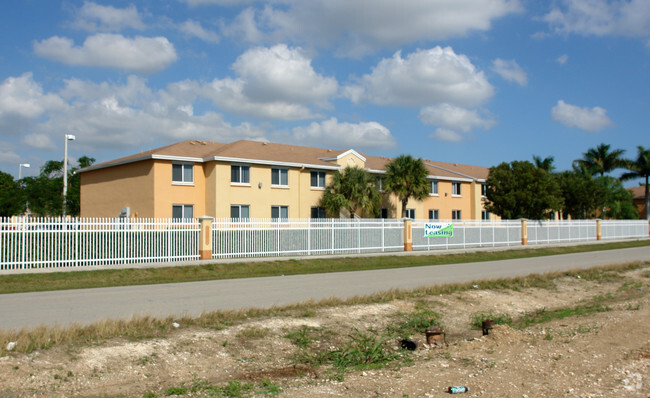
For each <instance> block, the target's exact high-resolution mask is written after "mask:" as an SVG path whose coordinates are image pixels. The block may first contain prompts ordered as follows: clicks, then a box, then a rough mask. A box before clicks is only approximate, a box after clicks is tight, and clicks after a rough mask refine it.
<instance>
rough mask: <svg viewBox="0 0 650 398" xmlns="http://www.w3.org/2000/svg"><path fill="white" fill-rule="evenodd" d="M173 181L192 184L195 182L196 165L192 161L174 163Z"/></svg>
mask: <svg viewBox="0 0 650 398" xmlns="http://www.w3.org/2000/svg"><path fill="white" fill-rule="evenodd" d="M172 182H173V183H179V184H191V183H193V182H194V165H193V164H191V163H172Z"/></svg>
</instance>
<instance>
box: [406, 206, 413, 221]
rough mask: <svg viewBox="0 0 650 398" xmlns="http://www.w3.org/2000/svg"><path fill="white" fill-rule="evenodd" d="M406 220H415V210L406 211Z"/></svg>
mask: <svg viewBox="0 0 650 398" xmlns="http://www.w3.org/2000/svg"><path fill="white" fill-rule="evenodd" d="M406 218H410V219H413V220H415V209H406Z"/></svg>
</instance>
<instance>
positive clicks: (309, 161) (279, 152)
mask: <svg viewBox="0 0 650 398" xmlns="http://www.w3.org/2000/svg"><path fill="white" fill-rule="evenodd" d="M348 154H354V155H355V156H357V157H359V158H360V159H362V160H364V161H365V165H366V169H368V170H369V171H370V172H372V173H383V172H384V169H385V167H386V164H387V163H388V162H390V161H392V160H393V159H391V158H388V157H381V156H369V155H366V154H363V153H361V152H357V151H355V150H353V149H349V150H345V151H342V150H332V149H324V148H312V147H304V146H297V145H285V144H275V143H270V142H262V141H250V140H240V141H235V142H232V143H227V144H223V143H217V142H210V141H199V140H187V141H182V142H179V143H176V144H172V145H168V146H164V147H161V148H157V149H152V150H149V151H146V152H141V153H139V154H135V155H131V156H126V157H123V158H119V159H115V160H111V161H108V162H104V163H98V164H95V165H92V166H90V167H86V168H83V169H81V170H78V171H77V172H78V173H84V172H88V171H92V170H97V169H102V168H106V167H113V166H118V165H122V164H128V163H134V162H139V161H143V160H148V159H165V160H175V161H186V162H196V163H204V162H209V161H224V162H240V163H251V164H265V165H280V166H286V167H307V168H316V169H325V170H327V169H329V170H338V169H340V168H341V167H340V166H339V165H338V164H336V160H338V159H340V158H341V157H343V156H346V155H348ZM423 161H424V164H425V166H426V168H427V171H428V172H429V176H431V177H434V178H440V179H453V180H468V179H469V180H485V178H487V175H488V171H489V170H488V169H487V168H485V167H480V166H470V165H463V164H457V163H444V162H435V161H431V160H426V159H423Z"/></svg>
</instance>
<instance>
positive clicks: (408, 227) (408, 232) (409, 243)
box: [404, 218, 413, 252]
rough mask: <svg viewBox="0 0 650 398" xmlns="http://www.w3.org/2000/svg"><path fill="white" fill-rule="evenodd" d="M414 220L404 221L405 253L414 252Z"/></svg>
mask: <svg viewBox="0 0 650 398" xmlns="http://www.w3.org/2000/svg"><path fill="white" fill-rule="evenodd" d="M412 225H413V223H412V220H411V219H410V218H405V219H404V251H405V252H412V251H413V229H412Z"/></svg>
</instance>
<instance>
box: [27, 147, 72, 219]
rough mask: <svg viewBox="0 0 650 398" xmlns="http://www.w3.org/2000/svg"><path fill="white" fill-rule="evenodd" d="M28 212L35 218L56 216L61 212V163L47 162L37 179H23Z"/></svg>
mask: <svg viewBox="0 0 650 398" xmlns="http://www.w3.org/2000/svg"><path fill="white" fill-rule="evenodd" d="M24 184H25V194H26V198H27V203H28V206H29V210H30V211H31V212H32V213H33V214H35V215H37V216H42V217H44V216H58V215H61V213H62V210H63V162H62V161H56V160H48V161H47V162H45V164H44V165H43V166H42V167H41V172H40V174H39V175H38V176H37V177H27V178H25V179H24Z"/></svg>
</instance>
